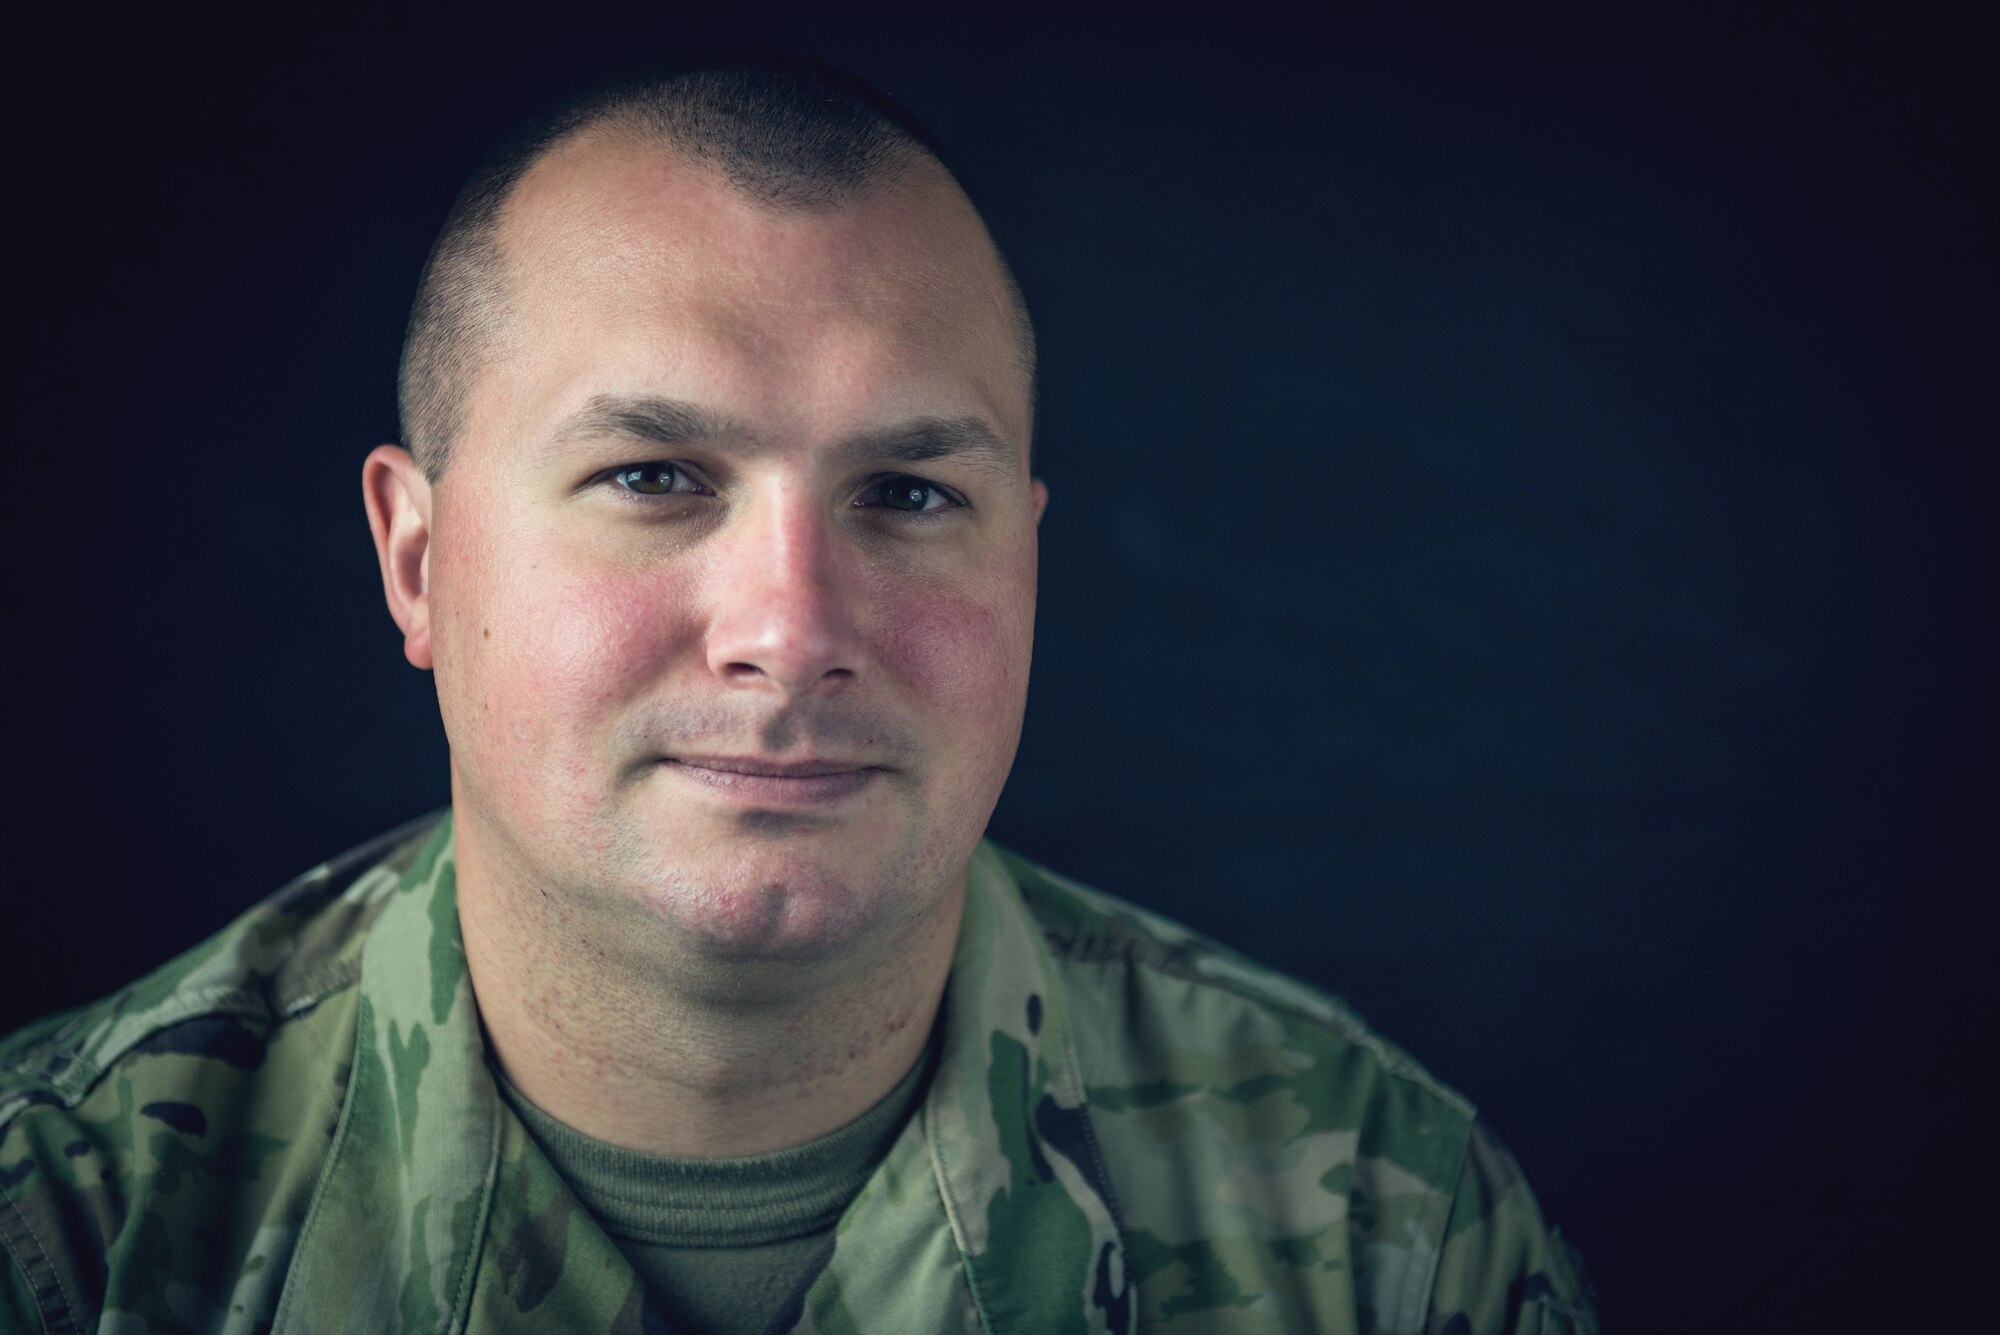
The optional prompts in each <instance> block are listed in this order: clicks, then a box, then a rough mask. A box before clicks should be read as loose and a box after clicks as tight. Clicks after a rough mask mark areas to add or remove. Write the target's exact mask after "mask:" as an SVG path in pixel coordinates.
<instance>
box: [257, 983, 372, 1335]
mask: <svg viewBox="0 0 2000 1335" xmlns="http://www.w3.org/2000/svg"><path fill="white" fill-rule="evenodd" d="M361 1004H362V1005H364V1006H365V1005H367V998H366V997H363V998H362V1000H361ZM360 1019H361V1017H360V1016H359V1015H358V1014H357V1017H356V1024H355V1035H356V1037H355V1045H356V1052H355V1058H356V1059H355V1060H354V1062H353V1064H352V1068H351V1074H350V1075H349V1077H348V1082H347V1096H346V1097H345V1098H344V1099H343V1100H342V1101H341V1104H340V1121H339V1124H338V1125H337V1126H336V1127H335V1128H334V1133H333V1144H331V1145H329V1146H328V1147H327V1154H326V1162H325V1163H324V1164H322V1165H321V1167H320V1173H319V1181H318V1182H317V1183H316V1184H314V1187H313V1198H312V1204H311V1205H310V1206H308V1207H307V1209H306V1219H305V1223H304V1224H303V1225H302V1226H300V1228H299V1239H298V1242H297V1243H295V1244H294V1245H293V1247H292V1263H291V1265H290V1266H289V1267H288V1268H287V1270H286V1273H285V1288H284V1292H283V1293H281V1294H280V1295H279V1296H278V1307H277V1310H276V1311H275V1312H273V1313H272V1314H271V1330H272V1331H273V1332H274V1333H275V1332H278V1331H282V1330H284V1329H285V1326H286V1318H287V1317H288V1316H289V1315H290V1314H291V1310H292V1302H293V1299H295V1298H296V1297H297V1296H298V1293H297V1288H296V1285H297V1282H298V1278H299V1271H300V1267H299V1264H298V1258H299V1257H301V1256H303V1255H305V1254H306V1250H307V1245H308V1243H310V1241H311V1240H312V1237H313V1235H314V1233H315V1232H316V1231H317V1230H318V1228H319V1223H320V1218H321V1215H322V1212H323V1210H324V1207H325V1205H326V1195H327V1192H328V1190H329V1189H330V1187H331V1184H332V1182H333V1175H334V1174H333V1170H334V1169H335V1167H337V1166H338V1165H339V1163H340V1157H341V1155H342V1154H343V1153H344V1152H345V1151H346V1149H347V1136H348V1132H349V1131H351V1130H352V1129H353V1127H354V1106H355V1100H356V1097H357V1095H358V1094H359V1092H360V1089H361V1084H362V1082H363V1081H364V1080H366V1079H367V1075H366V1070H367V1066H368V1063H366V1062H364V1061H361V1060H359V1045H360V1041H361V1040H360V1034H361V1032H362V1031H361V1026H360Z"/></svg>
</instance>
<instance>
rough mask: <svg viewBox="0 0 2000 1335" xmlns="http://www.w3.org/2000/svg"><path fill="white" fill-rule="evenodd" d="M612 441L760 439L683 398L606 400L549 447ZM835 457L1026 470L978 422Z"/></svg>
mask: <svg viewBox="0 0 2000 1335" xmlns="http://www.w3.org/2000/svg"><path fill="white" fill-rule="evenodd" d="M606 438H611V439H624V440H631V441H637V442H640V443H643V444H647V445H660V446H665V447H667V448H669V449H672V448H676V447H679V446H684V445H692V444H705V445H721V446H724V447H735V448H749V447H751V446H752V443H753V441H754V439H755V433H753V432H752V431H751V430H750V428H748V427H747V426H745V425H743V424H742V423H740V422H737V421H735V420H734V419H732V418H729V417H727V416H724V415H722V414H720V413H715V412H711V411H710V410H708V409H706V408H703V407H701V406H700V405H698V404H693V403H687V402H685V401H683V400H680V399H668V398H660V397H655V396H651V395H641V396H633V395H622V394H599V395H597V396H596V397H594V398H592V399H591V400H590V401H589V402H588V403H586V404H584V405H583V407H581V408H579V409H578V410H577V411H576V412H574V413H572V414H570V415H569V416H568V417H566V418H564V419H563V421H562V423H561V424H560V425H558V426H557V427H556V429H555V431H554V433H553V434H552V436H551V437H550V442H549V443H550V445H551V446H554V447H558V448H559V447H560V446H562V445H565V444H569V443H572V442H575V441H580V440H602V439H606ZM835 453H836V454H837V455H839V456H841V457H843V458H845V459H848V460H852V461H855V462H864V461H866V462H873V461H882V462H889V463H908V464H922V463H931V462H933V461H935V460H938V459H957V460H963V461H965V462H967V463H970V464H974V465H976V466H979V467H982V468H987V469H991V470H992V471H994V472H998V473H1003V474H1012V473H1015V472H1018V471H1019V469H1020V460H1019V458H1018V457H1017V452H1016V451H1015V449H1014V447H1013V446H1011V445H1009V444H1008V443H1007V441H1006V440H1005V439H1004V438H1002V437H1001V435H1000V433H999V432H997V431H995V430H994V429H993V427H992V425H991V424H990V423H988V422H987V421H986V419H984V418H982V417H977V416H962V417H928V416H927V417H912V418H909V419H907V420H905V421H901V422H896V423H893V424H891V425H889V426H885V427H878V428H874V429H871V430H868V431H864V432H862V433H861V434H860V435H857V436H852V437H849V438H848V439H847V440H844V441H842V442H841V443H840V444H839V445H837V446H836V447H835Z"/></svg>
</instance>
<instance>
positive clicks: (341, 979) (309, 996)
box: [0, 814, 439, 1128]
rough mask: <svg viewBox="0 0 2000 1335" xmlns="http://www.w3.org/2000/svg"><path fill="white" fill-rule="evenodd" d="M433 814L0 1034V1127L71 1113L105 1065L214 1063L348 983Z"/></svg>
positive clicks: (327, 864)
mask: <svg viewBox="0 0 2000 1335" xmlns="http://www.w3.org/2000/svg"><path fill="white" fill-rule="evenodd" d="M438 819H439V817H438V815H436V814H433V815H430V816H426V817H423V818H422V819H420V820H417V821H413V822H411V823H409V824H408V825H404V826H401V827H399V828H397V829H395V830H391V831H390V832H389V833H387V834H384V835H381V836H380V837H378V838H375V839H371V840H369V841H368V842H367V843H365V844H362V845H360V846H359V847H357V848H354V849H352V850H350V851H348V852H347V853H344V854H342V855H341V856H340V857H338V858H335V859H333V860H331V861H328V862H324V863H321V864H320V865H319V866H317V867H315V868H313V869H312V870H311V871H309V872H307V873H305V874H304V875H303V876H300V877H298V878H297V879H295V880H293V881H291V882H290V883H288V884H286V885H285V886H283V887H281V888H280V889H279V890H278V891H276V892H275V893H274V894H272V895H271V896H270V897H268V898H267V899H265V900H263V901H262V902H261V903H259V904H257V905H256V906H255V907H254V908H252V909H250V910H249V911H248V912H247V913H245V914H243V915H242V916H241V917H239V918H237V919H236V920H235V921H233V922H231V923H230V924H229V925H228V926H226V927H224V928H223V929H222V930H221V931H220V932H217V933H216V934H215V935H214V936H212V937H210V938H209V939H208V940H206V941H204V942H202V943H201V944H200V945H197V946H195V947H194V948H193V949H191V950H188V951H186V952H185V953H183V954H181V955H179V956H177V957H176V958H174V959H172V960H169V961H168V962H167V963H165V964H163V965H161V966H160V967H159V968H157V969H155V970H153V971H152V972H151V973H149V974H147V975H146V976H144V977H143V978H140V979H138V980H137V981H136V982H133V983H131V984H129V985H127V986H126V987H123V988H121V989H119V990H118V991H117V992H114V993H112V994H111V995H110V996H108V997H104V998H102V999H101V1000H98V1001H95V1002H92V1003H90V1004H89V1005H86V1006H81V1007H78V1008H77V1009H75V1010H71V1011H66V1012H63V1013H61V1014H58V1015H52V1016H49V1017H47V1018H45V1019H43V1020H39V1021H37V1022H35V1023H33V1024H30V1025H28V1026H27V1027H25V1028H23V1029H21V1030H19V1031H17V1032H15V1033H14V1034H11V1035H9V1036H7V1037H5V1038H0V1128H5V1127H6V1126H7V1125H8V1124H9V1122H10V1121H11V1120H12V1119H13V1118H14V1117H16V1116H18V1115H19V1113H20V1112H21V1111H22V1110H23V1109H24V1108H26V1107H29V1106H33V1105H36V1104H44V1103H56V1104H63V1105H74V1104H75V1103H76V1102H77V1101H79V1100H80V1099H82V1098H84V1097H86V1096H87V1095H88V1094H89V1093H90V1091H91V1090H92V1089H93V1088H95V1087H96V1086H97V1084H98V1083H99V1082H100V1081H101V1080H102V1079H103V1078H104V1075H105V1073H106V1072H107V1071H109V1070H110V1069H111V1068H112V1067H113V1066H115V1065H117V1064H118V1063H120V1062H121V1061H126V1060H127V1059H129V1058H133V1057H144V1056H148V1055H156V1054H157V1053H159V1052H161V1051H169V1050H174V1049H175V1044H174V1043H172V1042H168V1041H166V1040H165V1038H164V1036H167V1035H170V1034H176V1035H180V1036H181V1037H183V1038H185V1040H186V1042H185V1043H183V1044H181V1045H180V1046H181V1047H186V1046H188V1045H190V1044H191V1045H194V1046H195V1047H196V1048H213V1049H214V1055H217V1056H221V1057H223V1058H224V1059H225V1060H226V1059H227V1058H228V1057H229V1056H230V1055H231V1054H232V1053H233V1052H234V1053H237V1055H244V1054H242V1053H241V1052H239V1051H238V1049H236V1048H234V1047H232V1044H237V1043H240V1042H241V1041H242V1040H241V1039H240V1038H236V1037H232V1035H237V1034H245V1033H252V1032H268V1031H269V1030H271V1029H272V1028H274V1027H276V1026H279V1025H282V1024H284V1023H285V1022H286V1021H288V1020H292V1019H295V1018H297V1017H298V1016H300V1015H302V1014H304V1013H306V1012H308V1011H310V1010H312V1009H313V1008H314V1007H316V1006H317V1005H319V1004H320V1003H321V1002H322V1001H324V1000H325V999H326V998H327V997H328V996H329V995H331V994H332V993H335V992H338V991H340V990H342V989H343V988H346V987H349V986H351V985H352V984H353V982H354V980H355V978H356V976H357V975H358V973H359V970H360V947H361V943H362V941H363V940H364V939H365V937H366V934H367V925H368V923H369V921H371V920H372V919H373V917H374V914H375V912H376V911H377V910H378V909H379V908H380V906H381V902H382V900H383V899H384V898H385V897H386V896H387V895H388V893H389V892H390V891H392V890H394V889H395V887H396V885H397V883H398V881H399V880H400V878H401V877H402V875H403V873H404V872H405V871H407V870H408V868H409V866H410V865H411V863H412V862H413V861H414V860H415V858H416V857H417V855H418V853H419V852H421V851H422V848H423V844H424V841H425V836H426V835H427V834H428V833H429V832H430V831H431V829H432V827H434V826H435V825H436V824H437V821H438Z"/></svg>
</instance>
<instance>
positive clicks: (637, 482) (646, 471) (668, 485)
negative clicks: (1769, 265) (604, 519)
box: [613, 464, 681, 496]
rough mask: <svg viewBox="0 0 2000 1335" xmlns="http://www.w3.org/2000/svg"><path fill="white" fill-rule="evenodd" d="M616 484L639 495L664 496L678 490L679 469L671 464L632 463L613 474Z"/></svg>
mask: <svg viewBox="0 0 2000 1335" xmlns="http://www.w3.org/2000/svg"><path fill="white" fill-rule="evenodd" d="M613 477H614V479H615V480H616V481H617V483H618V485H619V486H621V487H623V488H625V490H627V491H632V492H637V493H638V494H639V495H641V496H664V495H666V494H667V493H668V492H670V491H676V490H679V488H678V487H677V486H676V485H675V484H676V483H678V482H679V481H680V480H681V471H680V470H679V469H678V468H675V467H674V466H673V465H672V464H634V465H632V467H630V468H621V469H619V470H618V471H617V473H615V474H613Z"/></svg>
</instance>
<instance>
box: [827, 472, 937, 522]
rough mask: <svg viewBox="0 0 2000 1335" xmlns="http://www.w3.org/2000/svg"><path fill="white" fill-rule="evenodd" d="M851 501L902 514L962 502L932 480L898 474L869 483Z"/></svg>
mask: <svg viewBox="0 0 2000 1335" xmlns="http://www.w3.org/2000/svg"><path fill="white" fill-rule="evenodd" d="M854 503H855V504H856V505H874V506H879V507H881V508H882V509H884V510H898V511H901V512H902V513H904V514H921V513H924V512H926V511H935V510H943V509H947V508H950V507H952V506H958V505H963V504H965V502H964V501H962V500H960V499H959V498H958V497H957V496H954V495H953V494H952V493H950V492H948V491H946V490H945V489H944V488H943V487H940V486H938V485H937V484H936V483H934V482H926V481H924V480H923V479H922V478H920V477H907V476H904V475H902V474H898V475H896V476H895V477H886V478H883V479H882V480H881V481H880V482H876V483H872V484H871V485H870V486H869V488H868V489H867V490H866V491H864V492H863V493H861V496H860V497H859V499H857V500H856V501H855V502H854Z"/></svg>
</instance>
